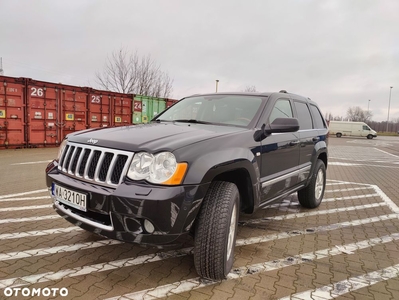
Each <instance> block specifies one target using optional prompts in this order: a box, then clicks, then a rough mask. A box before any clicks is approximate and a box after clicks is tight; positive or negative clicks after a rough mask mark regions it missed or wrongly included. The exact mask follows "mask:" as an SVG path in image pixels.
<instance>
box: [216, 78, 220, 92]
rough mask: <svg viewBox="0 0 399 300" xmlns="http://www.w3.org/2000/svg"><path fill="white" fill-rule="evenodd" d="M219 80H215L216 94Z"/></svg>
mask: <svg viewBox="0 0 399 300" xmlns="http://www.w3.org/2000/svg"><path fill="white" fill-rule="evenodd" d="M218 84H219V79H216V93H217V92H218Z"/></svg>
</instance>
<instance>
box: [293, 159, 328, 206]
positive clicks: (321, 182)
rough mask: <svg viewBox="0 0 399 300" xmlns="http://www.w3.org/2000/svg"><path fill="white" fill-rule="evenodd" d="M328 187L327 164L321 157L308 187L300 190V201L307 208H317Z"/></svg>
mask: <svg viewBox="0 0 399 300" xmlns="http://www.w3.org/2000/svg"><path fill="white" fill-rule="evenodd" d="M325 188H326V166H325V165H324V162H323V161H322V160H321V159H318V160H317V162H316V167H315V169H314V172H313V174H312V178H311V179H310V183H309V184H308V186H307V187H305V188H303V189H301V190H299V191H298V200H299V203H300V204H301V205H302V206H303V207H306V208H316V207H318V206H319V205H320V203H321V200H322V199H323V196H324V190H325Z"/></svg>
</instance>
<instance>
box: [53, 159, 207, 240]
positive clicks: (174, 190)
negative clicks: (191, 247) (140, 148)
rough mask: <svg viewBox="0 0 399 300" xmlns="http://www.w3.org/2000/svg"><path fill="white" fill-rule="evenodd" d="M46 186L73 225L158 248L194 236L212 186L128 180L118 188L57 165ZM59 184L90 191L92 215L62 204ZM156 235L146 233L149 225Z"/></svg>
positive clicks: (83, 191)
mask: <svg viewBox="0 0 399 300" xmlns="http://www.w3.org/2000/svg"><path fill="white" fill-rule="evenodd" d="M46 183H47V186H48V188H49V190H50V194H51V196H52V198H53V207H54V209H55V210H56V212H57V213H58V214H59V215H61V216H62V217H64V218H65V219H66V220H68V221H69V222H70V223H72V224H74V225H76V226H79V227H81V228H83V229H85V230H88V231H91V232H94V233H96V234H99V235H101V236H105V237H108V238H112V239H117V240H121V241H125V242H132V243H138V244H144V245H152V246H174V245H177V244H181V242H182V241H184V240H185V237H186V236H187V235H188V233H189V231H190V228H191V226H192V225H193V223H194V220H195V218H196V216H197V213H198V211H199V209H200V205H201V202H202V199H203V198H204V196H205V192H206V190H207V188H208V184H204V185H183V186H156V185H150V184H145V183H136V182H129V181H126V182H123V183H122V184H120V185H119V186H118V187H117V188H116V189H112V188H108V187H102V186H99V185H95V184H91V183H87V182H83V181H79V180H77V179H75V178H71V177H69V176H66V175H64V174H62V173H60V172H59V170H58V169H57V162H56V161H54V162H52V163H50V164H49V166H48V167H47V169H46ZM53 183H55V184H58V185H60V186H63V187H65V188H68V189H71V190H73V191H76V192H80V193H86V194H87V195H88V196H87V197H88V200H87V211H86V212H84V211H80V210H78V209H76V208H73V207H71V206H68V205H65V204H63V203H61V202H59V201H58V200H57V199H56V197H55V196H53V193H52V185H53ZM145 220H147V221H150V222H151V223H152V224H153V226H154V229H155V231H154V232H152V233H149V232H147V231H146V229H145V226H144V221H145Z"/></svg>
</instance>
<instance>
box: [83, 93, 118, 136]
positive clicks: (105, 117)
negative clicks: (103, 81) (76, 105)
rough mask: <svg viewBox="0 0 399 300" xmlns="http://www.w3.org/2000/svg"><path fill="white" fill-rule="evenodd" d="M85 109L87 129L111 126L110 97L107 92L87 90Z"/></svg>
mask: <svg viewBox="0 0 399 300" xmlns="http://www.w3.org/2000/svg"><path fill="white" fill-rule="evenodd" d="M87 107H88V114H89V116H88V120H87V121H88V125H89V128H94V127H107V126H111V122H112V111H111V107H112V106H111V96H110V95H108V94H107V92H104V91H98V90H94V89H91V88H88V95H87Z"/></svg>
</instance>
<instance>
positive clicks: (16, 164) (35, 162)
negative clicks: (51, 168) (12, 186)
mask: <svg viewBox="0 0 399 300" xmlns="http://www.w3.org/2000/svg"><path fill="white" fill-rule="evenodd" d="M49 162H51V160H41V161H29V162H24V163H15V164H10V166H18V165H35V164H44V163H47V164H48V163H49Z"/></svg>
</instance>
